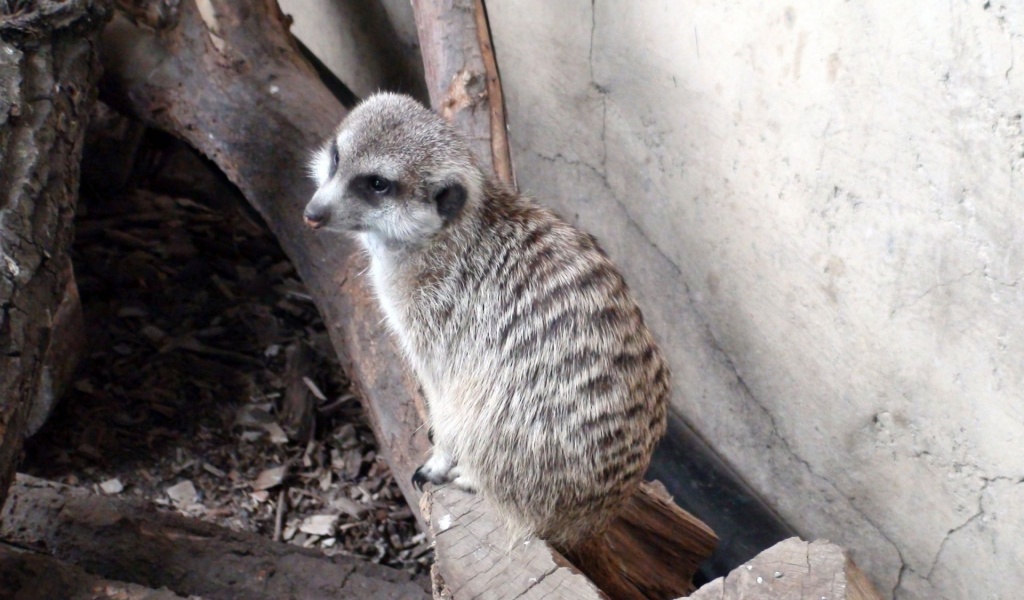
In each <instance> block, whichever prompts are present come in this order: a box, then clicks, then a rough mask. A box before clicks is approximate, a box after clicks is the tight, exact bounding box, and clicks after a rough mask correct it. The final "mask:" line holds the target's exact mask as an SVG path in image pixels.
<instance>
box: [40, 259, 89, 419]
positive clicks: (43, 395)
mask: <svg viewBox="0 0 1024 600" xmlns="http://www.w3.org/2000/svg"><path fill="white" fill-rule="evenodd" d="M62 278H63V279H64V280H65V281H66V283H65V284H64V290H63V292H62V293H61V296H60V300H59V301H58V303H57V308H56V310H54V311H53V318H52V321H51V323H52V324H51V327H50V340H49V343H48V344H47V345H46V351H45V352H44V353H43V371H42V373H41V374H40V376H39V386H38V387H37V388H36V394H35V399H34V400H33V402H32V407H31V408H30V409H29V414H28V422H27V423H26V425H25V437H29V436H32V435H35V433H36V432H37V431H39V428H40V427H42V426H43V424H44V423H45V422H46V419H47V418H48V417H49V416H50V412H51V411H52V410H53V407H54V406H56V404H57V401H58V400H59V399H60V398H61V397H62V396H63V395H64V393H65V392H67V391H68V390H69V389H70V388H71V384H72V383H73V380H74V377H75V371H76V370H77V368H78V363H79V361H80V360H81V359H82V356H83V355H84V354H85V317H84V316H83V314H82V299H81V298H80V297H79V296H78V284H77V283H76V282H75V275H74V272H73V271H72V269H71V263H70V262H68V264H67V273H64V274H62Z"/></svg>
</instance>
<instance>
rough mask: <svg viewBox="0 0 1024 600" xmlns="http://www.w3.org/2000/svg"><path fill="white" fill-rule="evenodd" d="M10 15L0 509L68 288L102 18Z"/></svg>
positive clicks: (58, 10) (5, 73)
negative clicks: (73, 223)
mask: <svg viewBox="0 0 1024 600" xmlns="http://www.w3.org/2000/svg"><path fill="white" fill-rule="evenodd" d="M19 6H20V8H19ZM4 7H5V8H6V7H8V5H7V3H4ZM14 8H15V11H16V12H14V14H2V13H0V501H3V499H4V497H5V493H6V490H7V487H8V486H9V485H10V482H11V480H12V478H13V476H14V469H15V464H16V461H17V458H18V455H19V452H20V451H21V444H22V439H23V436H24V434H25V426H26V423H27V421H28V415H29V410H30V407H31V405H32V404H33V403H34V402H35V400H36V398H37V397H38V394H39V391H40V387H41V379H42V376H43V363H44V355H45V353H46V349H47V347H48V346H50V343H51V337H52V335H53V333H52V328H53V316H54V313H55V312H56V310H57V307H58V305H59V303H60V302H61V300H62V298H63V297H64V295H65V291H66V290H67V286H68V283H69V277H70V273H71V270H70V259H69V257H68V249H69V248H70V245H71V239H72V219H73V217H74V209H75V203H76V199H77V193H78V174H79V160H80V158H81V155H82V139H83V137H84V134H85V123H86V122H87V120H88V112H89V107H90V105H91V104H92V102H93V101H94V99H95V79H96V76H97V74H98V64H97V61H96V52H95V37H96V34H97V31H98V30H99V27H100V25H101V24H102V23H103V21H104V19H105V18H106V16H107V15H108V13H109V6H108V3H107V2H105V1H103V0H68V1H64V2H57V1H53V0H40V1H39V2H30V3H24V4H22V3H14Z"/></svg>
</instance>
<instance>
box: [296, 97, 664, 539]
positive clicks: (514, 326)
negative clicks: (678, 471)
mask: <svg viewBox="0 0 1024 600" xmlns="http://www.w3.org/2000/svg"><path fill="white" fill-rule="evenodd" d="M335 143H337V147H338V149H339V161H338V166H337V169H336V171H331V169H329V168H325V167H324V165H329V164H330V163H331V158H330V156H327V157H325V156H324V154H325V153H327V154H329V153H331V152H333V148H334V144H335ZM314 165H315V166H314V168H313V171H314V173H316V175H315V177H316V179H317V182H318V185H319V189H318V191H317V193H316V195H315V196H314V198H313V200H312V201H311V202H310V206H309V207H307V214H309V213H310V211H313V213H315V215H316V216H317V217H318V218H319V217H323V219H325V220H326V224H325V225H324V227H325V228H326V229H328V230H335V231H348V232H356V233H357V235H358V236H359V237H360V238H361V240H362V241H363V243H364V245H365V246H366V248H367V250H368V251H369V253H370V256H371V267H370V278H371V280H372V284H373V288H374V290H375V291H376V293H377V295H378V299H379V301H380V304H381V306H382V309H383V311H384V313H385V315H386V318H387V322H388V324H389V325H390V327H391V329H392V330H393V331H394V333H395V335H396V336H397V338H398V340H399V341H400V343H401V346H402V348H403V350H404V352H405V355H406V356H407V358H408V360H409V362H410V363H411V365H412V367H413V369H414V370H415V372H416V375H417V376H418V378H419V380H420V382H421V384H422V386H423V389H424V392H425V394H426V399H427V403H428V408H429V413H430V425H431V427H432V429H433V432H434V442H435V448H434V453H433V456H432V457H431V458H430V460H428V461H427V463H426V464H425V465H424V467H423V468H422V469H421V470H420V471H419V472H418V473H419V474H420V476H421V477H423V478H425V479H427V480H430V481H434V482H435V483H440V482H445V481H453V482H454V483H455V485H458V486H460V487H463V488H466V489H473V490H479V491H480V492H481V493H483V494H484V496H485V497H486V498H488V499H489V500H490V501H491V502H492V503H493V504H494V505H495V507H496V508H497V509H498V510H499V512H500V513H501V514H502V515H503V516H504V518H505V520H506V522H507V524H508V527H509V529H510V533H511V534H512V536H513V539H522V538H523V537H526V536H528V535H530V534H535V535H538V536H540V537H541V538H544V539H546V540H548V541H550V542H552V543H553V544H555V545H556V546H558V547H560V548H562V549H567V550H571V549H572V548H575V547H578V546H579V545H580V544H581V543H583V542H585V541H586V540H588V539H590V538H592V537H593V536H596V535H599V534H601V533H602V532H603V531H604V530H605V529H606V527H607V526H608V524H609V522H610V520H611V519H612V518H613V517H614V516H615V514H616V513H617V511H618V510H620V509H621V507H622V505H623V503H624V502H625V501H626V500H627V499H628V498H629V496H630V495H631V494H633V493H634V492H635V490H636V488H637V485H638V483H639V481H640V480H641V478H642V476H643V473H644V471H645V470H646V468H647V465H648V463H649V461H650V457H651V453H652V451H653V449H654V445H655V443H656V442H657V440H658V439H659V438H660V437H661V435H662V434H663V433H664V430H665V411H666V403H667V398H668V394H669V372H668V368H667V367H666V364H665V361H664V360H663V358H662V355H661V352H660V351H659V350H658V347H657V345H656V344H655V342H654V339H653V338H652V336H651V334H650V332H649V331H648V329H647V327H646V326H645V324H644V320H643V316H642V315H641V313H640V309H639V308H638V307H637V304H636V302H635V301H634V299H633V297H632V295H631V294H630V292H629V290H628V289H627V287H626V284H625V282H624V281H623V279H622V277H621V276H620V275H619V273H618V271H616V269H615V267H614V265H613V264H612V263H611V261H610V260H609V259H608V257H607V255H606V254H605V253H604V252H603V251H602V250H601V248H600V247H599V246H598V245H597V242H596V241H595V239H594V238H593V237H591V236H590V235H587V234H585V233H582V232H580V231H579V230H577V229H575V228H573V227H572V226H570V225H569V224H567V223H566V222H565V221H563V220H562V219H560V218H559V217H558V216H556V215H555V214H554V213H553V212H552V211H550V210H548V209H546V208H544V207H542V206H540V205H538V204H537V203H535V202H534V201H533V200H531V199H529V198H525V197H522V196H519V195H517V194H516V193H514V192H513V191H511V190H510V189H508V188H506V187H504V186H503V185H501V184H499V183H497V182H495V181H494V180H492V179H490V178H487V177H485V176H484V175H483V173H482V172H481V170H480V169H479V168H478V167H477V166H476V164H475V162H474V161H473V159H472V157H471V156H470V153H469V151H468V150H467V147H466V143H465V142H464V141H463V139H462V138H461V137H460V136H459V135H458V134H457V133H456V132H455V131H454V130H453V129H452V128H451V127H450V126H448V124H447V123H445V122H444V121H443V120H442V119H441V118H440V117H438V116H437V115H435V114H434V113H432V112H430V111H428V110H427V109H425V108H424V107H422V106H421V105H419V104H418V103H416V102H415V101H413V100H412V99H409V98H406V97H404V96H397V95H393V94H381V95H377V96H374V97H371V98H370V99H368V100H366V101H365V102H364V103H363V104H361V105H360V106H359V107H357V108H356V109H355V110H354V111H353V112H352V113H351V115H350V116H349V117H348V118H347V119H346V121H344V122H343V123H342V124H341V126H340V127H339V130H338V131H337V132H336V134H335V136H334V138H333V139H332V140H331V141H329V142H328V145H327V146H325V148H324V149H322V150H321V151H320V152H319V153H318V155H317V158H316V159H315V162H314ZM377 172H386V173H387V174H388V177H389V178H390V179H392V180H393V181H394V186H393V188H394V190H393V193H392V194H391V195H390V196H386V197H382V198H379V199H378V198H372V199H371V200H370V201H366V200H365V199H362V198H360V197H357V196H358V194H356V193H352V192H351V191H350V190H351V189H352V187H353V186H352V185H351V184H350V183H349V182H351V181H354V178H356V177H359V176H361V175H362V176H365V175H366V174H368V173H377ZM450 186H462V189H463V190H464V191H465V192H466V199H465V203H464V205H462V206H461V208H460V210H458V212H457V213H450V214H446V215H445V216H441V215H439V211H438V207H437V206H436V205H435V200H434V198H435V196H438V195H439V192H437V190H443V189H447V187H450ZM432 194H433V195H432ZM378 200H379V202H378Z"/></svg>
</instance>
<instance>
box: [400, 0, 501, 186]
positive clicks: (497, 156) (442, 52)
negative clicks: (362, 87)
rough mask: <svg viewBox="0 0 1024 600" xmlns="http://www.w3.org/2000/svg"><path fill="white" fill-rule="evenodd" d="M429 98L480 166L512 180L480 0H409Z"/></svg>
mask: <svg viewBox="0 0 1024 600" xmlns="http://www.w3.org/2000/svg"><path fill="white" fill-rule="evenodd" d="M412 5H413V10H414V11H415V13H416V30H417V32H418V33H419V36H420V53H421V54H422V55H423V70H424V73H425V75H426V78H427V91H428V92H429V94H430V103H431V104H432V105H433V106H434V108H436V109H437V110H438V111H439V112H440V113H441V114H442V115H444V116H445V117H446V118H447V119H448V120H449V121H451V122H452V123H453V124H454V125H455V126H456V127H457V128H458V129H459V131H461V132H462V133H463V134H464V135H465V136H466V137H467V138H468V139H469V141H470V148H472V150H473V151H474V154H476V157H477V159H478V160H479V161H480V162H481V166H482V167H483V168H484V170H485V171H488V172H493V173H494V174H495V175H496V176H497V177H498V179H500V180H501V181H504V182H505V183H508V184H510V185H513V186H514V185H515V172H514V171H513V169H512V155H511V153H510V152H509V148H508V136H507V130H506V122H505V101H504V98H503V97H502V91H501V80H500V79H499V77H498V63H497V60H496V58H495V56H494V47H493V46H492V45H491V33H490V29H489V27H488V25H487V11H486V9H485V7H484V3H483V1H482V0H440V1H438V0H412Z"/></svg>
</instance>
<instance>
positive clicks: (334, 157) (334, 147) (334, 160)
mask: <svg viewBox="0 0 1024 600" xmlns="http://www.w3.org/2000/svg"><path fill="white" fill-rule="evenodd" d="M339 160H340V159H339V158H338V140H334V142H333V143H332V144H331V175H334V172H335V171H337V170H338V161H339Z"/></svg>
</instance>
